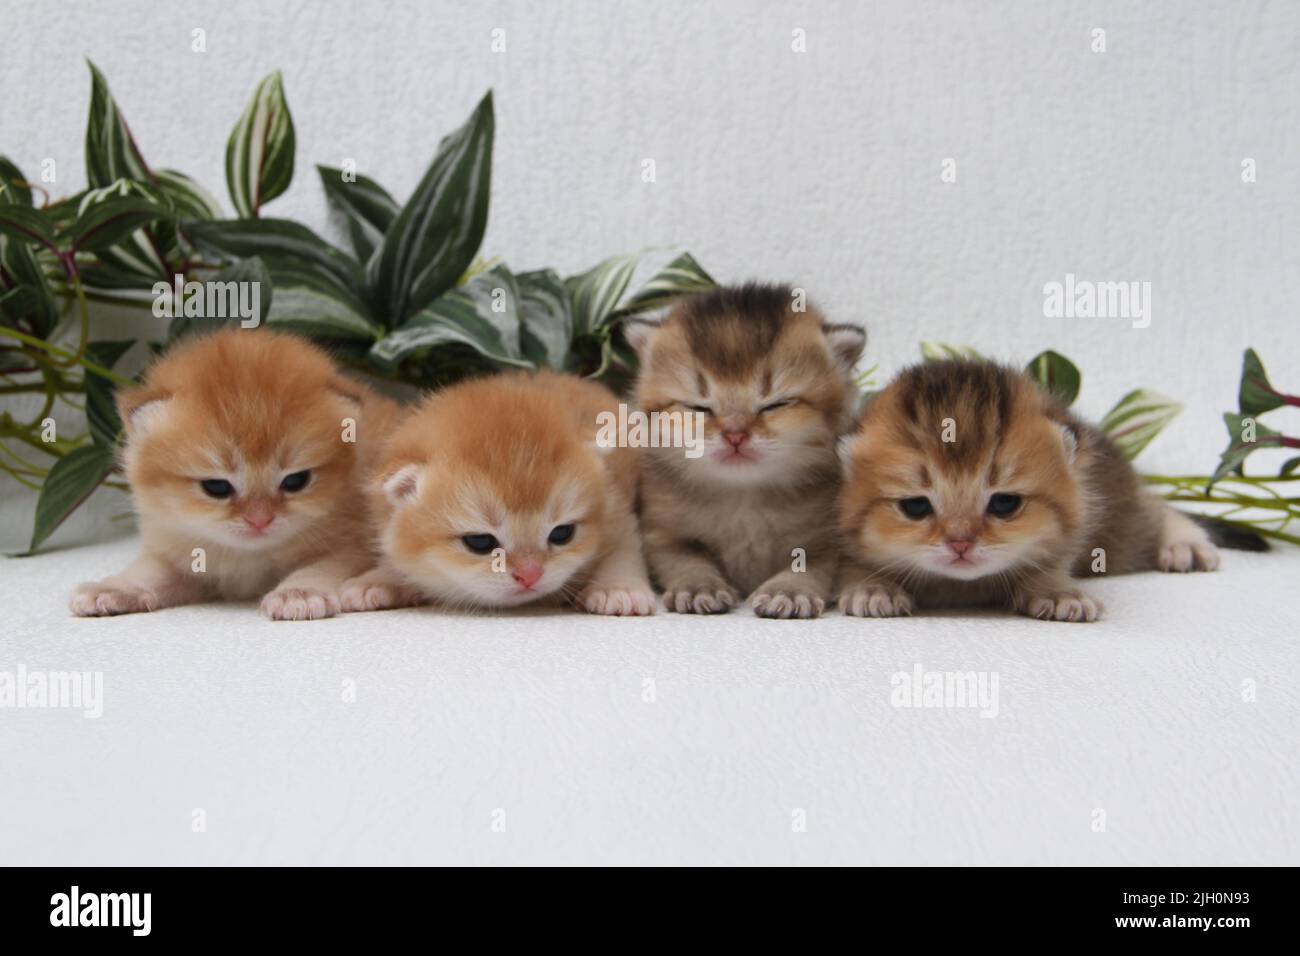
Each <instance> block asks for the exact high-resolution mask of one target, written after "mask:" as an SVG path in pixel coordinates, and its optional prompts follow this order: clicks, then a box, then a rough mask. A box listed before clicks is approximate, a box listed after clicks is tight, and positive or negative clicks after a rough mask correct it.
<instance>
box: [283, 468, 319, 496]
mask: <svg viewBox="0 0 1300 956" xmlns="http://www.w3.org/2000/svg"><path fill="white" fill-rule="evenodd" d="M309 481H311V472H310V471H295V472H294V473H293V474H292V475H285V476H284V481H282V482H280V490H281V491H302V490H303V489H304V488H306V487H307V482H309Z"/></svg>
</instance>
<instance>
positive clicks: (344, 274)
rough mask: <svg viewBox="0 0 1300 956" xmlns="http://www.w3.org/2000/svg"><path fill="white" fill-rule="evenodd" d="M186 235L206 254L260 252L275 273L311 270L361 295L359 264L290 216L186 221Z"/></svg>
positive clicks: (232, 255) (247, 256) (246, 256)
mask: <svg viewBox="0 0 1300 956" xmlns="http://www.w3.org/2000/svg"><path fill="white" fill-rule="evenodd" d="M181 228H182V230H183V231H184V233H185V235H186V237H187V238H188V239H189V240H190V241H191V242H193V243H194V245H195V246H196V247H197V248H198V249H199V251H201V252H202V253H203V254H204V255H209V256H215V257H216V258H218V259H221V260H230V259H250V258H252V257H253V256H258V257H259V258H261V260H262V261H263V262H265V263H266V266H267V268H268V269H270V270H271V274H272V275H273V276H274V275H275V274H276V273H277V272H279V271H281V270H283V271H285V272H303V271H310V272H313V273H315V274H316V275H317V276H319V277H320V278H322V279H325V280H327V281H329V282H332V283H333V284H335V285H336V286H338V287H339V288H340V289H341V290H343V291H346V292H349V293H352V294H355V295H360V294H361V290H362V287H363V284H364V275H363V272H362V269H361V266H360V265H359V264H358V263H357V262H356V260H354V259H352V258H351V257H350V256H348V255H345V254H344V253H342V252H340V251H339V250H338V249H336V248H334V247H333V246H332V245H330V244H329V243H328V242H326V241H325V240H324V239H322V238H320V236H318V235H316V234H315V233H314V232H312V231H311V230H310V229H308V228H307V227H306V226H302V225H299V224H298V223H296V222H291V221H290V220H288V219H220V220H216V221H212V222H202V221H198V220H187V221H186V222H184V223H183V224H182V226H181Z"/></svg>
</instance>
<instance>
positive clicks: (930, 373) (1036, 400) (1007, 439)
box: [839, 360, 1267, 621]
mask: <svg viewBox="0 0 1300 956" xmlns="http://www.w3.org/2000/svg"><path fill="white" fill-rule="evenodd" d="M843 451H844V456H845V468H846V480H845V487H844V492H843V495H842V500H841V505H840V521H841V530H842V532H843V537H844V541H845V543H846V548H847V552H848V556H849V557H848V559H847V560H846V561H845V564H844V567H843V568H842V575H841V577H842V581H843V586H842V588H841V594H840V599H839V600H840V608H841V610H842V611H843V612H844V613H845V614H851V615H856V616H866V617H890V616H894V615H899V614H910V613H911V612H912V609H913V608H914V607H915V606H918V605H919V606H921V607H953V606H956V607H961V606H971V605H978V604H995V605H1000V606H1004V607H1007V608H1010V609H1013V610H1015V611H1017V612H1019V613H1021V614H1026V615H1029V616H1031V617H1036V618H1042V619H1054V620H1058V621H1095V620H1097V618H1098V617H1099V616H1100V615H1101V613H1102V607H1101V604H1100V602H1098V601H1097V600H1096V599H1095V598H1092V597H1090V596H1089V595H1088V594H1087V593H1086V592H1085V591H1083V590H1081V589H1080V588H1079V587H1078V586H1077V584H1076V583H1075V582H1074V581H1073V580H1072V575H1078V576H1084V575H1088V574H1096V573H1107V574H1124V573H1127V572H1131V571H1142V570H1148V569H1155V568H1159V569H1160V570H1163V571H1193V570H1197V571H1213V570H1215V569H1216V568H1217V567H1218V566H1219V552H1218V549H1217V548H1216V547H1215V543H1216V542H1215V540H1212V536H1213V537H1214V538H1217V539H1218V543H1219V544H1223V545H1224V546H1226V547H1238V548H1245V549H1248V550H1263V549H1264V548H1266V547H1267V545H1265V544H1264V542H1263V539H1261V538H1259V537H1258V536H1255V535H1251V534H1248V533H1243V532H1234V531H1233V530H1232V529H1231V528H1229V527H1228V526H1226V525H1223V524H1221V523H1215V522H1211V521H1206V522H1204V523H1203V525H1202V523H1198V521H1200V520H1201V519H1197V520H1195V521H1194V520H1193V519H1192V518H1191V517H1190V516H1188V515H1186V514H1184V513H1182V512H1180V511H1176V510H1175V509H1173V508H1171V507H1170V506H1169V505H1168V504H1166V503H1165V502H1163V501H1161V500H1160V499H1158V498H1156V497H1155V496H1153V495H1151V494H1149V493H1148V492H1146V491H1145V490H1144V489H1143V488H1142V486H1141V482H1140V481H1139V479H1138V477H1137V474H1136V473H1135V472H1134V470H1133V468H1132V466H1131V465H1130V464H1129V463H1128V461H1127V460H1126V459H1125V458H1124V456H1123V455H1122V454H1121V453H1120V451H1119V450H1118V449H1117V448H1116V447H1115V445H1114V444H1113V443H1112V442H1111V441H1110V439H1108V438H1107V437H1106V436H1105V435H1104V434H1103V433H1102V432H1100V431H1099V430H1098V429H1096V428H1094V427H1092V426H1091V425H1087V424H1085V423H1084V422H1082V421H1080V420H1079V419H1078V418H1076V417H1075V416H1073V415H1072V414H1070V413H1069V412H1068V411H1066V410H1065V409H1064V408H1063V407H1062V406H1061V405H1060V404H1059V403H1058V402H1057V401H1056V400H1055V399H1054V398H1052V396H1051V395H1049V394H1048V393H1047V392H1046V391H1044V390H1043V389H1042V388H1040V387H1039V386H1038V385H1037V383H1035V382H1034V381H1033V380H1031V379H1029V378H1028V377H1027V376H1025V375H1024V374H1023V373H1021V372H1019V371H1016V370H1014V369H1009V368H1003V367H1001V366H998V365H996V364H994V363H992V362H984V361H970V360H951V361H940V362H928V363H925V364H923V365H918V366H916V367H914V368H911V369H908V370H907V371H905V372H903V373H902V374H901V375H899V376H898V377H897V378H896V379H895V380H894V382H893V383H891V384H890V385H889V386H888V387H887V388H886V389H885V390H884V391H882V392H881V393H880V394H879V395H877V396H876V397H875V398H874V399H872V401H871V402H870V404H869V405H868V407H867V409H866V412H865V414H864V415H863V420H862V422H861V424H860V426H859V428H858V430H857V432H856V433H855V434H854V435H853V436H852V437H851V438H848V439H845V442H844V448H843ZM1207 529H1208V530H1207Z"/></svg>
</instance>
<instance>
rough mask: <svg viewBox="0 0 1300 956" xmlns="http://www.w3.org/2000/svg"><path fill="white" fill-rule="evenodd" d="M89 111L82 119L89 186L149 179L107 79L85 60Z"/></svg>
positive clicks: (142, 158) (97, 186)
mask: <svg viewBox="0 0 1300 956" xmlns="http://www.w3.org/2000/svg"><path fill="white" fill-rule="evenodd" d="M86 62H87V65H88V66H89V67H90V115H89V117H88V118H87V120H86V178H87V179H88V180H89V181H90V185H91V187H93V188H100V187H103V186H111V185H112V184H113V183H115V182H117V181H118V180H119V179H133V180H136V181H137V182H150V181H152V178H153V177H152V175H151V173H150V171H149V167H148V166H147V165H146V164H145V161H144V157H143V156H141V155H140V150H139V149H138V148H137V147H136V145H135V140H134V139H132V138H131V131H130V130H129V129H128V128H127V125H126V120H125V119H123V117H122V113H121V111H120V110H118V108H117V103H116V102H114V100H113V94H112V93H110V92H109V91H108V81H107V80H105V79H104V74H102V73H100V72H99V68H98V67H97V66H95V64H93V63H91V62H90V61H89V60H88V61H86Z"/></svg>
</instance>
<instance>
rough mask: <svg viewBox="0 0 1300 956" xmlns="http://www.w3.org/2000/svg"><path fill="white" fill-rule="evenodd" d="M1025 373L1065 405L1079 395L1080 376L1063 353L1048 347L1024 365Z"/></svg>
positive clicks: (1070, 403) (1071, 403)
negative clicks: (1059, 353) (1060, 353)
mask: <svg viewBox="0 0 1300 956" xmlns="http://www.w3.org/2000/svg"><path fill="white" fill-rule="evenodd" d="M1025 374H1026V375H1028V376H1029V377H1030V378H1032V379H1033V380H1034V381H1035V382H1037V383H1038V384H1039V385H1041V386H1042V387H1043V388H1044V389H1046V390H1047V391H1048V392H1050V393H1051V394H1052V395H1053V396H1055V397H1056V398H1057V400H1058V401H1060V402H1061V404H1063V405H1065V406H1067V407H1068V406H1070V405H1073V404H1074V400H1075V399H1076V398H1078V397H1079V385H1080V383H1081V376H1080V375H1079V370H1078V368H1076V367H1075V364H1074V363H1073V362H1071V361H1070V360H1069V359H1068V358H1066V357H1065V356H1064V355H1058V354H1057V353H1056V352H1053V351H1051V350H1050V349H1049V350H1048V351H1046V352H1040V353H1039V354H1038V355H1036V356H1034V357H1033V358H1032V359H1031V360H1030V362H1029V364H1028V365H1026V366H1025Z"/></svg>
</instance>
